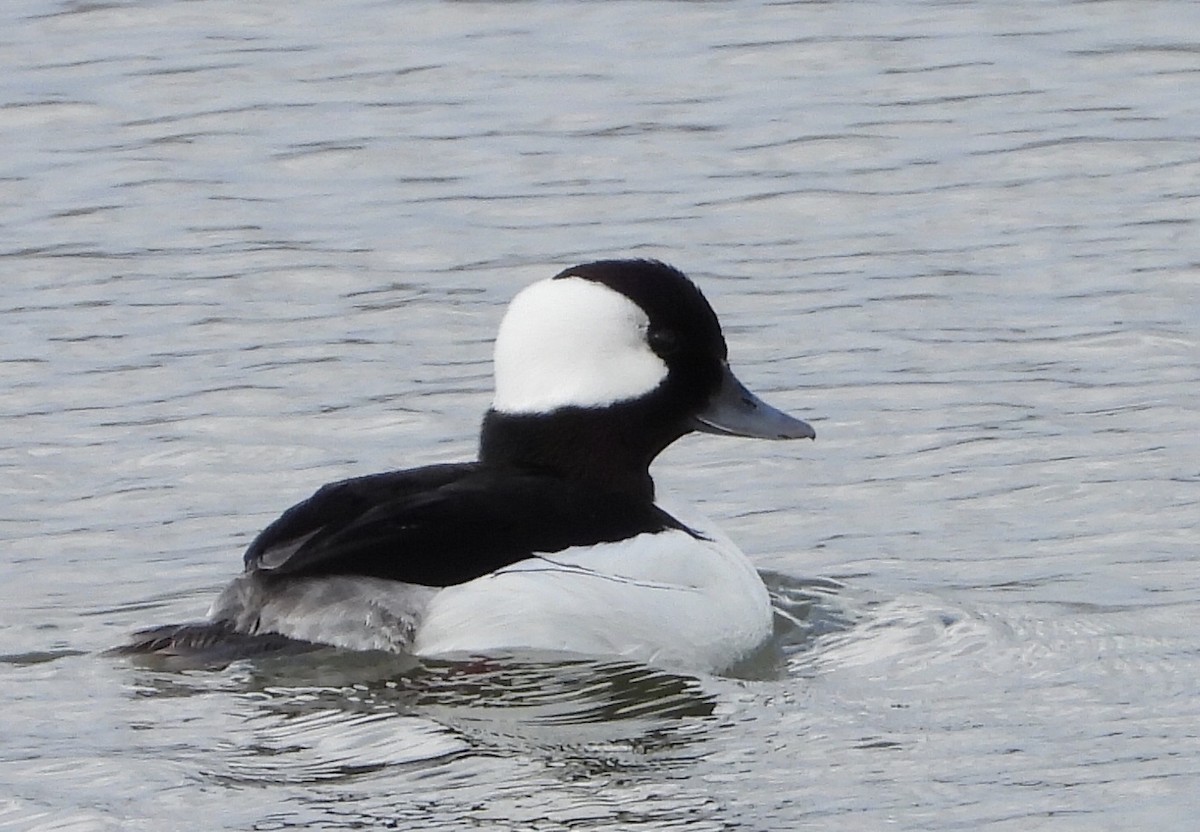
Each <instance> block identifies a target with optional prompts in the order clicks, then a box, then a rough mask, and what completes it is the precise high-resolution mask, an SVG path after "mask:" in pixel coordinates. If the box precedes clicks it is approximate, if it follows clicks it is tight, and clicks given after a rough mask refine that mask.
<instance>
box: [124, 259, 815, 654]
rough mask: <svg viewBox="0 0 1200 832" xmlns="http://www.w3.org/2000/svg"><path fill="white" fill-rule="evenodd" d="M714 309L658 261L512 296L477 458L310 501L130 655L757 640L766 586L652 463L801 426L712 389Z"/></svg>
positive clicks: (726, 645) (700, 650)
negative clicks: (657, 486) (686, 438)
mask: <svg viewBox="0 0 1200 832" xmlns="http://www.w3.org/2000/svg"><path fill="white" fill-rule="evenodd" d="M726 358H727V354H726V345H725V340H724V338H723V336H722V334H721V329H720V325H719V323H718V321H717V318H716V315H715V313H714V312H713V311H712V308H711V307H710V306H709V304H708V302H707V301H706V300H705V299H704V297H703V295H702V294H701V293H700V290H699V289H697V288H696V286H695V285H694V284H693V283H692V282H691V281H690V280H688V279H687V278H686V277H685V276H684V275H683V274H682V273H681V272H679V271H677V270H675V269H673V268H671V267H669V266H667V265H665V264H662V263H659V262H656V261H645V260H611V261H601V262H596V263H589V264H584V265H580V266H575V267H573V268H570V269H567V270H565V271H563V272H562V273H560V274H559V275H557V276H556V277H554V278H552V279H549V280H544V281H541V282H539V283H535V284H533V285H532V286H530V287H528V288H526V289H525V290H524V291H522V292H521V293H520V294H518V296H517V297H516V298H515V299H514V300H513V302H512V303H511V305H510V306H509V309H508V311H507V313H506V315H505V317H504V320H503V322H502V324H501V326H500V331H499V334H498V336H497V339H496V345H495V374H496V392H495V398H494V400H493V404H492V407H491V408H490V409H489V410H488V412H487V414H486V415H485V417H484V420H483V425H482V428H481V434H480V451H479V460H478V461H476V462H470V463H462V464H451V465H433V466H428V467H424V468H416V469H411V470H405V471H394V472H389V473H383V474H375V475H372V476H366V477H358V478H354V479H349V480H344V481H341V482H337V483H332V484H330V485H326V486H324V487H323V488H321V489H320V490H319V491H317V492H316V493H315V494H314V495H313V496H312V497H310V498H309V499H307V500H305V501H304V502H301V503H299V504H297V505H296V506H293V507H292V508H290V509H289V510H288V511H286V512H285V513H284V514H283V515H282V516H281V517H280V518H279V519H278V520H276V521H275V522H274V523H272V524H271V525H269V526H268V527H267V528H266V529H264V530H263V531H262V533H261V534H259V535H258V537H257V538H255V540H254V541H253V542H252V543H251V545H250V547H249V549H248V550H247V551H246V554H245V571H244V572H243V573H242V574H241V575H240V576H239V577H237V578H236V579H235V580H234V581H233V582H232V583H231V584H230V585H229V587H228V588H226V590H225V591H224V592H223V593H222V594H221V596H220V597H219V598H218V599H217V601H216V602H215V603H214V605H213V608H212V610H211V611H210V614H209V621H208V622H205V623H202V624H191V625H182V626H179V627H159V628H155V629H153V630H147V631H144V632H143V633H140V634H139V638H138V640H136V641H135V642H134V643H133V644H132V645H130V646H129V647H128V648H126V651H127V652H159V653H180V652H187V651H189V650H207V649H212V647H213V645H214V644H217V643H220V644H225V645H228V646H229V648H230V649H233V650H234V651H235V652H236V649H237V645H239V644H242V645H244V646H246V647H247V649H249V648H250V646H251V645H252V644H255V643H257V644H259V645H261V646H263V647H264V649H277V648H278V647H279V646H280V645H281V644H290V643H294V642H296V641H300V642H313V643H321V644H333V645H338V646H342V647H348V648H352V649H382V650H390V651H394V652H398V653H411V654H416V655H456V654H493V653H497V652H507V651H511V650H524V649H535V650H553V651H570V652H578V653H588V654H595V655H619V656H624V657H627V658H632V659H636V660H640V661H645V662H649V663H653V664H657V665H662V666H668V667H673V668H681V669H694V670H705V671H720V670H722V669H724V668H725V667H728V666H730V665H731V664H733V663H735V662H737V661H738V660H740V659H741V658H743V657H745V656H746V655H748V654H749V653H751V652H752V651H753V650H754V649H755V648H756V647H758V646H759V645H760V644H761V643H762V642H763V641H764V640H765V639H766V638H767V637H768V636H769V634H770V632H771V619H772V614H771V608H770V603H769V599H768V596H767V592H766V589H765V588H764V586H763V584H762V581H761V580H760V578H759V577H758V574H757V573H756V572H755V570H754V569H753V567H752V565H751V564H750V562H749V561H748V560H747V559H746V557H745V556H744V555H743V554H742V553H741V552H740V551H739V550H738V549H737V547H736V546H735V545H734V544H733V543H732V542H731V541H729V540H728V538H726V537H725V536H724V535H722V534H721V533H720V531H719V530H717V529H715V528H712V527H711V526H710V525H709V524H708V523H707V521H704V520H703V519H700V518H696V517H691V516H688V515H686V514H684V513H683V511H682V510H680V509H676V508H670V507H666V506H664V505H661V504H660V503H658V502H656V501H655V493H654V484H653V481H652V479H651V477H650V473H649V466H650V463H651V462H652V461H653V459H654V458H655V456H657V455H658V453H659V452H661V451H662V450H663V449H664V448H666V447H667V446H668V445H669V444H671V443H672V442H674V441H675V440H676V439H678V438H680V437H681V436H683V435H685V434H687V433H689V432H691V431H694V430H701V431H706V432H711V433H720V434H727V435H735V436H751V437H758V438H768V439H796V438H812V437H813V435H814V433H813V430H812V428H811V427H810V426H809V425H807V424H806V423H804V422H801V421H799V420H797V419H794V418H792V417H790V416H788V415H786V414H784V413H781V412H780V411H777V410H775V409H773V408H771V407H770V406H768V405H766V404H765V403H763V402H761V401H760V400H758V399H757V398H756V397H754V396H753V395H752V394H751V393H749V392H748V391H747V390H746V389H745V388H744V387H743V386H742V385H741V384H740V383H739V382H738V381H737V379H736V378H735V377H734V376H733V374H732V373H731V372H730V370H729V367H728V364H727V362H726Z"/></svg>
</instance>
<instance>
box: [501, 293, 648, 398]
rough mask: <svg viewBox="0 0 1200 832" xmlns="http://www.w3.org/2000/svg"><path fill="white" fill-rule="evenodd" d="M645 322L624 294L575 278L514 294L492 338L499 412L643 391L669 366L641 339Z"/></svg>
mask: <svg viewBox="0 0 1200 832" xmlns="http://www.w3.org/2000/svg"><path fill="white" fill-rule="evenodd" d="M649 324H650V321H649V319H648V318H647V317H646V313H645V312H643V311H642V309H641V308H640V307H639V306H638V305H637V304H635V303H634V302H633V301H631V300H630V299H629V298H627V297H625V296H624V295H622V294H621V293H620V292H616V291H614V290H612V289H609V288H608V287H607V286H604V285H602V284H599V283H595V282H593V281H590V280H584V279H583V278H581V277H567V278H560V279H558V280H543V281H541V282H540V283H534V284H533V285H532V286H529V287H528V288H526V289H525V290H524V291H522V292H521V293H520V294H518V295H517V296H516V297H515V298H513V301H512V303H511V304H509V307H508V311H507V312H506V313H505V315H504V320H503V321H502V322H501V324H500V332H499V334H498V335H497V336H496V354H495V364H496V397H495V399H494V400H493V402H492V407H493V408H495V409H496V410H498V411H500V412H502V413H546V412H549V411H551V410H555V409H557V408H560V407H568V406H572V405H573V406H577V407H603V406H605V405H609V404H613V403H614V402H619V401H623V400H626V399H633V398H636V397H638V396H641V395H643V394H645V393H649V392H650V391H651V390H653V389H654V388H655V387H657V386H658V384H659V382H661V381H662V380H663V379H664V378H665V377H666V375H667V366H666V364H664V363H663V361H662V359H661V358H659V357H658V356H657V355H655V354H654V352H653V350H651V349H650V346H649V344H648V343H647V342H646V329H647V327H648V326H649Z"/></svg>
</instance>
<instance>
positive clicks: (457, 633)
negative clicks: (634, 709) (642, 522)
mask: <svg viewBox="0 0 1200 832" xmlns="http://www.w3.org/2000/svg"><path fill="white" fill-rule="evenodd" d="M705 534H711V535H712V539H711V540H709V541H701V540H696V539H695V538H694V537H692V536H691V535H688V534H687V533H685V532H681V531H675V530H671V531H664V532H659V533H657V534H642V535H638V536H637V537H634V538H631V539H629V540H624V541H620V542H617V543H608V544H600V545H598V546H593V547H586V548H579V549H567V550H566V551H563V552H556V553H554V554H549V555H543V556H539V557H534V558H530V559H528V560H523V561H520V562H519V563H515V564H513V565H511V566H507V567H505V568H503V569H500V570H499V571H497V572H495V573H493V574H491V575H485V576H484V577H482V578H478V579H476V580H474V581H469V582H467V583H465V584H459V585H458V586H452V587H447V588H446V589H443V590H442V591H441V592H439V593H438V594H437V595H436V596H434V597H433V598H432V599H431V601H430V603H429V607H428V608H427V609H426V610H425V611H424V614H423V615H422V618H421V623H420V626H419V627H418V629H417V633H416V640H415V641H414V643H413V652H414V653H416V654H417V655H424V656H446V655H455V654H474V655H481V654H482V655H487V654H489V653H496V652H504V651H506V650H513V649H532V650H547V651H555V652H559V651H567V652H572V653H587V654H591V655H600V656H604V655H607V656H621V657H624V658H627V659H632V660H635V661H641V662H645V663H648V664H651V665H655V666H657V667H665V668H671V669H681V670H693V671H694V670H699V671H708V672H720V671H722V670H725V669H726V668H728V667H730V666H731V665H733V664H734V663H736V662H737V661H739V660H741V659H743V658H745V657H746V656H747V655H749V654H750V653H752V652H753V651H754V649H755V648H757V647H758V646H760V645H761V644H762V643H763V642H764V641H765V640H766V639H767V638H768V637H769V636H770V634H771V625H772V612H771V602H770V598H769V596H768V595H767V590H766V588H765V587H764V586H763V583H762V580H761V579H760V578H759V576H758V573H757V572H755V571H754V567H753V566H752V565H751V564H750V562H749V561H748V560H747V559H746V556H745V555H743V554H742V553H741V551H740V550H738V548H737V547H736V546H735V545H734V544H733V543H732V542H731V541H730V540H729V539H728V538H727V537H725V536H724V535H722V534H720V533H719V532H714V531H713V530H710V529H705Z"/></svg>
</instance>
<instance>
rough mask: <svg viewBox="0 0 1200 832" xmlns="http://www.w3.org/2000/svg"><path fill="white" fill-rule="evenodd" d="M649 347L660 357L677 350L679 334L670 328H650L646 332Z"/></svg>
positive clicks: (669, 354)
mask: <svg viewBox="0 0 1200 832" xmlns="http://www.w3.org/2000/svg"><path fill="white" fill-rule="evenodd" d="M646 340H647V341H648V342H649V344H650V349H652V350H654V352H655V354H657V355H659V356H660V357H662V358H669V357H670V356H672V355H674V354H675V353H677V352H679V347H680V344H679V336H678V335H677V334H676V333H675V331H674V330H672V329H652V330H650V332H648V333H647V334H646Z"/></svg>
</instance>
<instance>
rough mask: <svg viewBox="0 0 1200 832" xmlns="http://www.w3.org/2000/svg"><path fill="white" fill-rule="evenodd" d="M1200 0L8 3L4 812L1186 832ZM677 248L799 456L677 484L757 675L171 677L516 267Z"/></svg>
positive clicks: (1196, 615)
mask: <svg viewBox="0 0 1200 832" xmlns="http://www.w3.org/2000/svg"><path fill="white" fill-rule="evenodd" d="M1197 32H1200V4H1196V3H1193V2H1190V0H1176V1H1175V2H1167V1H1166V0H1164V1H1163V2H1153V1H1152V0H1146V2H1142V0H1136V1H1135V0H1127V1H1126V2H1119V1H1115V2H1066V1H1065V0H1064V1H1063V2H1032V1H1031V0H1016V2H1010V1H1009V0H1005V2H999V0H997V1H996V2H987V0H980V2H975V3H935V2H915V1H914V2H903V0H877V1H876V2H870V1H869V0H866V1H865V2H857V0H856V1H855V2H850V0H842V1H840V2H839V1H838V0H835V1H834V2H827V3H798V4H787V3H784V4H766V3H752V2H733V3H719V2H718V3H649V2H648V3H632V2H614V3H594V2H588V3H579V2H563V3H487V2H481V3H449V2H442V3H434V2H415V3H388V2H365V0H360V1H359V2H354V0H346V1H345V2H311V1H310V0H297V2H291V3H286V4H269V3H252V2H240V0H239V2H234V0H196V1H195V2H180V1H179V0H126V1H125V2H121V0H116V2H100V3H83V2H56V0H36V2H35V0H8V2H5V3H4V4H3V5H2V7H0V57H2V59H3V67H4V72H3V73H0V149H2V151H3V153H2V155H0V277H2V278H3V279H2V282H0V344H2V345H3V349H2V351H0V389H2V391H3V393H2V397H0V412H2V414H3V425H4V428H3V430H2V431H0V565H2V566H0V568H2V573H0V638H2V643H0V695H2V696H3V703H4V705H3V707H2V708H0V738H2V740H0V829H22V830H25V829H30V830H32V829H39V830H42V829H44V830H51V829H54V830H66V829H70V830H93V829H95V830H102V829H121V830H162V829H179V830H214V829H230V830H233V829H239V830H240V829H263V830H275V829H286V828H293V827H298V828H305V829H362V828H379V829H383V828H398V829H447V830H450V829H454V830H457V829H467V828H482V829H512V830H527V829H537V830H565V829H571V830H580V829H628V830H633V829H676V828H679V829H683V828H686V829H688V830H724V829H747V830H789V829H799V828H804V829H834V828H837V829H872V830H873V829H907V830H931V829H937V830H950V829H964V830H974V829H981V828H987V829H997V830H1029V829H1055V830H1058V829H1067V830H1095V829H1122V830H1123V829H1147V828H1155V829H1191V828H1194V825H1195V817H1196V815H1197V811H1198V810H1200V798H1198V797H1197V795H1198V794H1200V558H1198V551H1197V549H1198V539H1200V531H1198V528H1200V510H1198V509H1200V439H1198V438H1197V435H1198V427H1200V424H1198V417H1200V392H1198V390H1200V387H1198V384H1197V382H1198V381H1200V288H1198V286H1200V244H1198V243H1197V240H1198V239H1200V103H1198V102H1200V40H1197V34H1196V33H1197ZM612 255H638V256H653V257H660V258H663V259H667V260H670V261H671V262H674V263H675V264H677V265H678V266H680V267H681V268H683V269H685V270H686V271H688V272H689V273H691V274H692V275H693V276H694V277H695V278H696V279H697V280H698V281H699V282H700V284H701V285H702V286H703V288H704V290H705V291H706V292H707V294H708V295H709V297H710V299H711V300H712V301H713V304H714V305H715V306H716V308H717V309H718V311H719V312H720V314H721V315H722V318H723V320H724V321H725V325H726V331H727V335H728V338H729V341H730V345H731V350H732V354H733V361H734V364H735V365H736V367H737V368H738V370H739V374H740V375H741V376H742V377H743V378H744V379H745V380H746V381H747V382H748V383H749V384H750V385H751V386H753V387H755V388H757V389H758V390H760V391H761V392H763V393H764V395H765V396H766V397H767V398H769V399H771V400H773V401H774V402H776V403H778V404H780V405H781V406H784V407H786V408H788V409H790V410H792V411H794V412H796V413H798V414H799V415H802V416H803V417H805V418H807V419H809V420H810V421H812V422H813V423H814V424H815V426H816V428H817V431H818V434H819V439H818V441H817V442H816V443H815V444H812V443H792V444H783V445H779V444H768V443H750V442H743V441H734V440H721V439H718V438H713V437H693V438H689V439H686V440H684V441H683V442H681V443H680V444H679V445H678V446H677V447H674V448H672V449H671V450H670V451H669V452H668V453H667V454H665V455H664V457H663V458H662V459H661V461H660V462H659V463H658V465H657V467H656V476H657V478H658V482H659V484H660V488H663V489H665V490H669V491H671V492H673V493H675V494H677V495H679V496H682V497H684V498H686V499H689V500H691V501H692V502H694V503H697V504H698V505H699V506H700V507H701V508H702V509H703V510H704V511H705V512H707V513H708V514H709V515H711V516H713V517H715V518H717V519H719V520H720V522H721V523H722V524H723V525H724V526H725V528H726V529H727V530H728V531H729V532H730V533H731V534H732V535H733V537H734V538H735V539H737V540H738V541H739V542H740V543H741V544H742V546H743V548H745V549H746V551H747V552H748V553H750V555H751V557H752V558H753V559H754V561H755V562H756V564H758V565H759V566H760V568H761V569H762V570H763V572H764V574H765V576H766V577H767V580H768V583H769V585H770V586H771V588H772V591H773V593H774V595H775V598H776V603H777V606H778V608H779V616H778V624H779V634H778V638H777V644H776V648H777V649H776V655H774V656H768V657H765V658H764V659H763V660H762V661H761V662H759V663H758V665H757V666H755V667H752V668H747V669H746V672H745V673H744V674H743V675H744V676H747V677H749V678H706V677H705V678H689V677H680V676H672V675H669V674H664V673H661V672H657V671H652V670H649V669H647V668H643V667H638V666H634V665H625V664H616V663H612V662H608V661H604V660H595V661H593V660H588V659H584V658H578V659H567V660H563V659H562V658H561V657H559V658H555V657H541V658H538V657H526V658H525V659H524V660H522V661H519V662H518V661H513V662H502V661H495V662H481V663H479V664H476V665H441V664H437V663H428V664H423V665H417V666H415V667H398V666H396V664H395V663H394V662H391V661H388V660H386V659H381V658H380V657H377V656H369V655H368V656H354V655H345V654H340V653H337V652H335V651H329V652H321V653H317V654H313V655H309V656H304V657H291V658H281V659H276V660H273V661H260V662H254V663H250V662H247V663H240V664H235V665H233V666H231V667H229V668H226V669H224V670H199V669H198V670H189V671H179V670H171V669H167V668H155V667H149V666H137V665H133V664H130V663H128V662H126V661H123V660H118V659H112V658H106V657H103V656H101V655H100V651H102V650H103V649H104V648H106V647H109V646H111V645H113V644H116V643H118V642H120V641H121V640H122V639H123V638H125V637H126V635H127V634H128V632H129V631H131V630H132V629H134V628H136V627H138V626H142V625H146V624H153V623H161V622H167V621H179V620H187V619H191V618H195V617H197V616H199V615H200V614H202V613H203V611H204V609H205V608H206V607H207V604H208V602H209V600H210V599H211V598H212V596H213V594H214V593H215V592H216V591H217V589H218V588H219V587H220V586H221V585H222V584H223V583H224V581H226V580H227V579H228V578H229V577H230V576H231V575H232V574H233V573H234V572H235V571H236V570H237V569H238V568H239V565H240V550H241V549H242V548H243V547H244V546H245V544H246V543H247V542H248V540H249V538H250V537H251V536H252V535H253V534H254V533H255V532H256V531H257V530H258V529H259V528H261V527H262V526H263V525H264V524H265V523H266V522H268V521H269V520H270V519H272V518H273V517H274V516H275V515H276V514H277V513H278V512H279V511H280V510H281V509H282V508H284V507H286V506H287V505H289V504H291V503H292V502H294V501H296V500H297V499H300V498H302V497H304V496H306V495H307V494H308V493H309V492H311V490H312V489H314V488H315V487H316V486H317V485H319V484H321V483H323V482H326V481H328V480H332V479H336V478H341V477H345V476H350V475H354V474H363V473H368V472H372V471H377V470H383V469H386V468H392V467H404V466H410V465H417V464H424V463H429V462H436V461H446V460H452V459H459V458H465V457H468V456H470V455H471V454H472V453H473V451H474V434H475V430H476V426H477V422H478V418H479V415H480V414H481V413H482V411H483V409H484V408H485V407H486V406H487V403H488V401H489V387H490V383H491V382H490V366H489V359H490V355H489V350H490V346H489V345H490V340H491V337H492V334H493V332H494V330H495V327H496V325H497V323H498V321H499V317H500V314H501V311H502V309H503V306H504V304H505V303H506V302H507V300H508V299H509V298H510V297H511V296H512V295H513V294H514V293H515V292H516V291H517V290H518V289H519V288H520V287H521V286H523V285H524V284H526V283H528V282H530V281H532V280H534V279H537V278H539V277H544V276H548V275H549V274H552V273H553V272H554V271H556V270H557V269H559V268H562V267H564V266H566V265H569V264H571V263H574V262H578V261H581V260H585V259H589V258H595V257H600V256H612Z"/></svg>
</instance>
